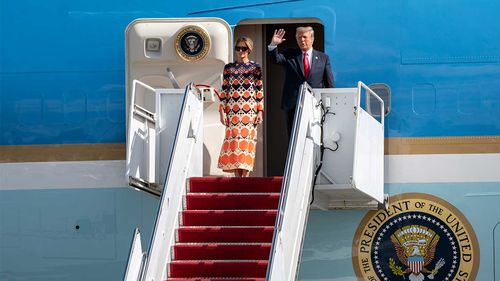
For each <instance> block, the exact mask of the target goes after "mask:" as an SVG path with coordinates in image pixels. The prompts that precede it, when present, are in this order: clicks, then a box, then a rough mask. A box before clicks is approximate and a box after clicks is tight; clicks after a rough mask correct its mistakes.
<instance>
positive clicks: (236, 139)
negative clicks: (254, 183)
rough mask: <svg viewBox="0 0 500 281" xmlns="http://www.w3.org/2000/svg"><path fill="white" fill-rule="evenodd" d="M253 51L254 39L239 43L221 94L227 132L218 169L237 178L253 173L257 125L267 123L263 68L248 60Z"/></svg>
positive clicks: (222, 112)
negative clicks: (264, 118) (265, 119)
mask: <svg viewBox="0 0 500 281" xmlns="http://www.w3.org/2000/svg"><path fill="white" fill-rule="evenodd" d="M252 49H253V42H252V40H251V39H250V38H248V37H241V38H238V39H237V40H236V44H235V47H234V50H235V52H236V62H234V63H228V64H226V65H225V66H224V73H223V81H222V92H221V94H220V100H221V104H220V107H219V113H220V121H221V123H222V124H224V125H225V126H226V132H225V138H224V142H223V143H222V149H221V152H220V157H219V164H218V167H219V168H220V169H222V170H224V171H225V172H233V173H234V175H235V176H236V177H248V176H249V174H250V172H251V171H252V170H253V165H254V161H255V148H256V141H257V125H258V124H260V123H262V121H263V118H262V114H263V112H264V92H263V88H262V69H261V67H260V65H259V64H257V63H255V62H253V61H250V59H249V58H248V55H249V54H250V53H251V52H252Z"/></svg>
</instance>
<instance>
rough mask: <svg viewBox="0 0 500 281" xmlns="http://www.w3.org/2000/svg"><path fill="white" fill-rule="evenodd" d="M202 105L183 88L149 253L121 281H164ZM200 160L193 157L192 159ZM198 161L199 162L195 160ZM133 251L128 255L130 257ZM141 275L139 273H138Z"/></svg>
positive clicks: (190, 90) (199, 134) (194, 92)
mask: <svg viewBox="0 0 500 281" xmlns="http://www.w3.org/2000/svg"><path fill="white" fill-rule="evenodd" d="M202 130H203V102H202V100H201V95H200V92H199V91H198V89H196V88H195V87H193V85H192V84H190V85H188V86H187V87H186V93H185V95H184V100H183V102H182V109H181V114H180V118H179V122H178V125H177V130H176V137H175V142H174V146H173V151H172V154H171V156H170V161H169V164H168V168H167V171H166V173H165V175H166V179H165V185H164V188H163V193H162V196H161V201H160V206H159V209H158V213H157V215H156V222H155V226H154V230H153V235H152V238H151V244H150V246H149V250H148V252H147V254H146V256H145V262H144V263H143V264H144V266H143V269H141V270H139V276H133V275H131V274H128V272H132V271H133V272H134V273H136V272H137V270H135V269H133V268H129V267H127V271H126V274H125V276H126V278H127V277H128V276H130V277H129V279H124V280H125V281H132V280H133V281H136V280H148V281H155V280H157V281H158V280H166V279H167V263H168V262H169V261H170V260H171V256H170V248H171V246H172V245H173V243H174V240H175V228H176V226H177V225H178V217H179V211H180V210H181V207H182V196H183V195H184V191H185V188H184V187H185V185H186V180H187V177H188V173H189V171H190V169H191V166H192V163H193V161H191V160H192V159H193V155H194V154H195V151H196V145H199V144H200V142H203V137H202V136H203V133H202ZM200 157H202V156H201V155H196V158H200ZM196 160H199V159H196ZM133 252H134V251H131V254H133ZM137 263H138V261H137V257H132V256H131V257H129V266H130V265H136V264H137ZM141 272H142V273H141Z"/></svg>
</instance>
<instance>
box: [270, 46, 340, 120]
mask: <svg viewBox="0 0 500 281" xmlns="http://www.w3.org/2000/svg"><path fill="white" fill-rule="evenodd" d="M268 52H269V54H270V55H271V58H272V60H273V61H274V62H275V63H277V64H281V65H283V66H285V69H286V73H285V85H284V86H283V95H282V98H281V108H282V109H283V110H285V111H288V110H290V109H293V108H294V107H295V105H296V104H297V98H298V94H299V88H300V85H302V83H304V81H307V83H308V84H309V85H311V87H313V88H333V87H335V82H334V79H333V73H332V69H331V66H330V58H329V57H328V55H327V54H325V53H322V52H320V51H316V50H314V49H313V51H312V62H311V71H310V72H309V77H308V78H307V80H306V79H305V77H304V62H303V59H302V51H301V50H300V49H286V50H284V51H283V52H281V53H280V52H279V51H278V48H277V47H276V48H274V49H273V50H272V51H268Z"/></svg>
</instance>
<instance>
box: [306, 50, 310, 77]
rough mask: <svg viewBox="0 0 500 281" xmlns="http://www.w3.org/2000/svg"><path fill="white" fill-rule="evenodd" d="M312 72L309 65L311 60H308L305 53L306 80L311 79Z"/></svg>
mask: <svg viewBox="0 0 500 281" xmlns="http://www.w3.org/2000/svg"><path fill="white" fill-rule="evenodd" d="M310 71H311V66H310V65H309V59H308V58H307V52H304V77H305V78H306V79H307V78H308V77H309V72H310Z"/></svg>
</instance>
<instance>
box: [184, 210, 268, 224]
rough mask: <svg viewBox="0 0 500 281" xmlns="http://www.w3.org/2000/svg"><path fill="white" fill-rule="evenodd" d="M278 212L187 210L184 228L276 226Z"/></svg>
mask: <svg viewBox="0 0 500 281" xmlns="http://www.w3.org/2000/svg"><path fill="white" fill-rule="evenodd" d="M276 213H277V211H276V210H249V211H247V210H185V211H182V225H183V226H227V225H233V226H274V223H275V221H276Z"/></svg>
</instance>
